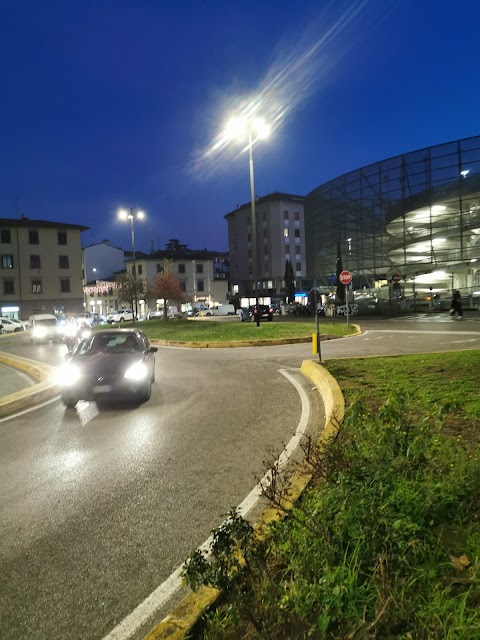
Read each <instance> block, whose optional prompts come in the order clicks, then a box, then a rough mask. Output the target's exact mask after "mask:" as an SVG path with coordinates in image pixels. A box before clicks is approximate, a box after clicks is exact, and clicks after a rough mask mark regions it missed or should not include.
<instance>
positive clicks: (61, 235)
mask: <svg viewBox="0 0 480 640" xmlns="http://www.w3.org/2000/svg"><path fill="white" fill-rule="evenodd" d="M57 236H58V244H67V232H66V231H58V232H57Z"/></svg>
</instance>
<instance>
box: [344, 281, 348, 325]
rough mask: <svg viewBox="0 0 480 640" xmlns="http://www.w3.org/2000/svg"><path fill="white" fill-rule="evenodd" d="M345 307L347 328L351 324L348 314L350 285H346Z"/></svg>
mask: <svg viewBox="0 0 480 640" xmlns="http://www.w3.org/2000/svg"><path fill="white" fill-rule="evenodd" d="M345 306H346V307H347V327H348V324H349V314H348V284H346V285H345Z"/></svg>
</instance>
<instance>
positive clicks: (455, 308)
mask: <svg viewBox="0 0 480 640" xmlns="http://www.w3.org/2000/svg"><path fill="white" fill-rule="evenodd" d="M455 314H458V320H463V309H462V296H461V295H460V291H455V292H454V293H453V296H452V302H451V304H450V315H451V317H452V318H454V317H455Z"/></svg>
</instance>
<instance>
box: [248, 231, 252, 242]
mask: <svg viewBox="0 0 480 640" xmlns="http://www.w3.org/2000/svg"><path fill="white" fill-rule="evenodd" d="M247 240H248V242H251V241H252V234H251V233H249V234H248V235H247Z"/></svg>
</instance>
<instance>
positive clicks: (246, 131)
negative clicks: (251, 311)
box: [223, 118, 271, 324]
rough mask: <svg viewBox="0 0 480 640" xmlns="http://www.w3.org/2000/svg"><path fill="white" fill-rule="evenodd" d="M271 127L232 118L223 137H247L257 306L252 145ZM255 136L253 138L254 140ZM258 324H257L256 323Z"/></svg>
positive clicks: (254, 288) (254, 293)
mask: <svg viewBox="0 0 480 640" xmlns="http://www.w3.org/2000/svg"><path fill="white" fill-rule="evenodd" d="M270 130H271V127H270V125H269V124H268V123H266V122H265V120H264V119H263V118H251V119H248V118H232V119H231V120H229V122H228V123H227V126H226V127H225V130H224V134H223V135H224V137H225V138H227V139H228V140H245V138H247V137H248V153H249V167H250V203H251V216H252V276H253V295H254V297H255V303H256V304H258V296H257V278H258V274H257V221H256V217H255V177H254V168H253V145H254V143H255V142H256V141H257V140H265V139H266V138H268V136H269V135H270ZM254 136H255V138H254ZM258 324H259V323H258Z"/></svg>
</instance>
